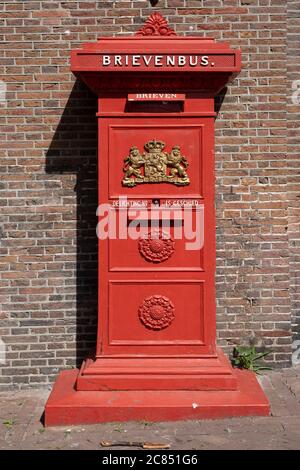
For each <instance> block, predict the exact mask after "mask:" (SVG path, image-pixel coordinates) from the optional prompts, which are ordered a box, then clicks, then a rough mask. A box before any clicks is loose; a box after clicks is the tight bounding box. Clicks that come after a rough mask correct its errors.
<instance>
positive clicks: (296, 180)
mask: <svg viewBox="0 0 300 470" xmlns="http://www.w3.org/2000/svg"><path fill="white" fill-rule="evenodd" d="M299 11H300V1H299V0H296V1H295V0H288V2H287V19H288V25H287V26H288V27H287V46H288V55H287V90H288V92H287V103H288V106H287V112H288V115H287V117H288V119H287V127H288V133H287V137H288V140H287V144H288V153H287V155H288V168H289V179H288V199H289V212H288V216H289V224H288V227H289V231H288V234H289V257H290V258H289V259H290V276H291V277H290V296H291V306H292V329H293V332H294V338H295V340H296V341H299V340H300V288H299V286H300V282H299V272H300V257H299V246H300V224H299V221H300V210H299V193H300V158H299V144H300V128H299V127H300V126H299V122H300V14H299ZM299 346H300V344H299V343H298V344H295V347H297V348H299ZM299 350H300V349H299Z"/></svg>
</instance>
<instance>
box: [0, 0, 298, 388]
mask: <svg viewBox="0 0 300 470" xmlns="http://www.w3.org/2000/svg"><path fill="white" fill-rule="evenodd" d="M289 4H290V5H289V6H290V16H289V20H290V30H289V31H290V35H291V36H290V40H289V43H288V44H289V47H290V48H291V49H292V48H294V49H293V50H295V45H297V41H296V39H293V38H294V37H295V35H296V34H298V32H297V31H295V30H294V29H293V28H295V27H296V25H297V23H296V22H297V20H296V18H295V17H296V15H295V14H293V7H295V6H297V5H296V4H299V1H298V2H295V1H290V2H289ZM155 10H159V11H160V12H161V13H162V14H164V15H165V16H166V17H167V18H168V19H169V21H170V23H171V25H172V27H174V28H175V30H176V31H177V32H178V33H179V34H193V35H195V34H197V35H200V36H202V35H210V36H213V37H215V38H216V39H218V40H228V41H229V42H230V44H231V46H233V47H241V48H242V50H243V64H244V68H243V71H242V73H241V74H240V76H239V77H238V78H237V79H236V80H235V81H234V83H233V84H232V85H230V86H229V88H228V90H226V93H225V92H224V93H222V94H221V95H220V97H219V100H217V102H216V105H217V109H218V111H219V112H218V119H217V123H216V176H217V183H216V202H217V242H218V243H217V249H218V251H217V278H216V282H217V299H218V336H219V343H220V345H222V346H223V347H224V349H225V350H226V351H227V352H228V351H230V350H231V349H232V347H233V345H234V344H237V343H238V344H240V343H246V344H247V343H249V341H250V343H251V344H256V345H258V346H262V347H267V348H269V349H270V350H271V351H272V353H271V355H270V357H269V360H270V361H272V362H273V363H274V366H286V365H288V364H289V361H290V356H291V339H292V338H291V311H292V310H291V307H293V309H295V308H296V277H295V276H296V268H297V264H296V262H297V258H296V256H297V254H296V238H297V236H298V234H297V230H298V227H297V226H296V223H297V222H298V220H297V218H296V217H297V213H296V210H297V206H296V203H297V198H296V197H297V194H296V188H295V184H296V181H295V179H294V174H295V163H296V157H297V154H296V148H295V144H296V140H297V136H296V129H295V117H296V113H297V112H299V108H297V106H296V107H295V106H294V107H293V106H292V105H291V104H290V103H289V106H288V112H289V115H290V118H291V119H290V121H289V139H290V140H289V144H290V151H289V154H288V155H289V158H288V159H287V157H286V155H287V124H286V122H287V121H286V117H287V88H286V87H287V83H286V80H287V60H286V57H287V50H286V46H287V21H286V19H287V12H286V10H287V8H286V3H285V2H283V1H282V0H272V1H271V0H223V1H221V0H203V1H201V0H198V1H197V0H159V2H158V4H157V5H156V7H155V8H152V7H151V6H150V2H149V1H146V0H139V1H126V0H124V1H123V0H120V1H114V2H113V1H75V0H74V1H72V0H71V1H44V0H41V1H34V0H32V1H30V0H29V1H21V0H16V1H2V2H1V3H0V18H1V19H0V28H1V29H0V39H1V41H2V40H3V41H4V42H3V43H2V44H1V46H0V80H3V82H4V84H5V86H6V87H7V93H6V98H7V101H6V102H5V101H1V102H0V129H1V131H0V132H1V141H0V171H1V174H0V194H1V199H0V204H1V220H0V222H1V226H0V236H1V243H0V255H1V258H0V270H1V272H0V279H1V286H0V295H1V310H0V322H1V323H0V324H1V328H0V336H1V337H2V339H3V340H4V341H5V344H6V346H7V362H6V365H5V366H4V367H2V368H1V369H0V386H2V387H3V388H5V387H16V386H23V387H24V386H40V385H42V384H44V385H46V384H48V383H50V382H52V381H53V379H54V377H55V376H56V374H57V372H58V370H59V369H61V368H66V367H73V366H75V365H78V364H80V362H81V360H82V359H83V357H84V356H85V354H87V352H88V351H89V350H91V349H93V345H94V341H95V323H96V297H97V264H96V263H97V262H96V253H97V239H96V236H95V225H96V218H95V211H96V204H97V199H96V188H97V181H96V166H97V161H96V148H97V140H96V139H97V133H96V127H97V122H96V118H95V111H96V99H95V97H94V95H92V94H91V93H90V92H89V91H88V90H87V88H86V87H85V86H84V85H83V84H82V83H80V82H78V81H75V79H74V77H73V76H72V74H71V73H70V71H69V56H70V50H71V49H72V48H75V47H78V46H80V45H81V44H82V42H84V41H95V40H96V38H97V36H99V35H115V34H116V35H118V34H131V33H133V32H134V31H136V30H137V29H138V27H139V26H140V24H142V23H143V22H144V20H145V19H146V17H147V16H148V15H149V14H150V13H152V12H153V11H155ZM298 24H299V23H298ZM288 57H289V61H288V67H289V76H288V78H289V81H290V80H292V79H293V78H294V71H293V70H294V68H295V67H294V66H293V64H294V63H296V64H297V63H298V62H297V59H295V53H293V52H292V53H291V54H289V55H288ZM295 61H296V62H295ZM298 72H299V68H298ZM4 84H3V83H2V87H3V86H4ZM290 86H291V84H290V82H289V87H290ZM288 95H289V93H288ZM288 98H289V96H288ZM293 113H294V114H293ZM289 198H290V199H291V201H292V203H291V207H290V209H289ZM288 222H289V223H290V225H289V230H288ZM290 271H291V273H292V283H291V285H290V281H289V274H290ZM293 312H294V310H293ZM293 318H294V321H293V323H294V324H296V323H297V322H296V315H295V314H294V316H293ZM297 328H298V331H299V324H298V327H297Z"/></svg>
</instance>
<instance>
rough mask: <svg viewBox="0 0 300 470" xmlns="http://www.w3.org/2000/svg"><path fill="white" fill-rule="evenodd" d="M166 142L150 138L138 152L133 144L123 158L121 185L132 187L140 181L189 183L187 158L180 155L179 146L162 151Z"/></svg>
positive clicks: (140, 182)
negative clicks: (142, 150) (168, 150)
mask: <svg viewBox="0 0 300 470" xmlns="http://www.w3.org/2000/svg"><path fill="white" fill-rule="evenodd" d="M165 146H166V144H165V143H164V142H162V141H161V140H150V141H149V142H147V143H146V144H145V145H144V149H145V152H143V153H142V154H141V153H140V151H139V149H138V148H137V147H136V146H135V145H134V146H132V147H131V148H130V151H129V155H127V157H126V158H124V166H123V171H124V173H125V175H124V178H123V180H122V184H123V186H128V187H133V186H136V185H137V184H142V183H172V184H176V185H177V186H186V185H187V184H189V183H190V180H189V177H188V175H187V168H188V166H189V164H188V161H187V159H186V158H185V157H184V156H183V155H181V151H180V146H179V145H174V147H173V148H172V150H171V151H170V152H164V148H165Z"/></svg>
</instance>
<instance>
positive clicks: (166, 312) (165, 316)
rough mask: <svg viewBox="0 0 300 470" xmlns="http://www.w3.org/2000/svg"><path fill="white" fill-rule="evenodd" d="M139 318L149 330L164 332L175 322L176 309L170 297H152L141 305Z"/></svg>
mask: <svg viewBox="0 0 300 470" xmlns="http://www.w3.org/2000/svg"><path fill="white" fill-rule="evenodd" d="M139 318H140V320H141V322H142V323H143V324H144V325H145V326H146V327H147V328H150V329H151V330H162V329H163V328H166V327H167V326H169V325H170V324H171V323H172V321H173V320H174V318H175V308H174V305H173V303H172V302H171V300H170V299H168V297H164V296H163V295H151V296H150V297H146V299H145V300H144V301H143V303H142V304H141V305H140V307H139Z"/></svg>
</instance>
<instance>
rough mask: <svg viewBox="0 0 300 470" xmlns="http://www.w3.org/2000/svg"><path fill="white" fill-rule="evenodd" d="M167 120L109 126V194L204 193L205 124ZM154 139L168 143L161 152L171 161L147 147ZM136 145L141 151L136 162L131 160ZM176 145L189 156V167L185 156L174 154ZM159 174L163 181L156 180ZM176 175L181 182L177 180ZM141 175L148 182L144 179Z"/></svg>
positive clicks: (167, 194)
mask: <svg viewBox="0 0 300 470" xmlns="http://www.w3.org/2000/svg"><path fill="white" fill-rule="evenodd" d="M164 123H165V120H163V122H161V123H160V122H157V123H156V124H154V123H153V124H152V125H140V124H136V125H110V126H109V143H108V159H109V198H117V197H119V196H125V195H126V196H127V197H130V198H137V197H138V198H151V197H153V198H157V197H167V196H168V197H176V198H182V197H183V198H184V197H196V198H197V197H198V198H199V197H202V195H203V180H202V178H203V171H202V158H203V135H202V134H203V125H192V124H191V125H189V124H186V125H183V124H181V125H177V124H173V125H166V124H164ZM154 140H155V141H158V142H163V143H164V144H165V146H164V147H163V148H162V149H161V155H162V154H163V153H167V154H168V157H166V159H167V160H166V161H167V163H164V162H163V161H162V160H163V157H160V156H157V153H155V152H152V150H151V149H149V147H147V143H148V142H151V141H154ZM145 146H146V148H145ZM132 147H136V149H137V153H138V156H137V157H135V161H134V163H133V164H132V163H131V162H132V160H130V158H131V153H130V150H131V148H132ZM174 147H180V148H179V152H180V155H181V156H184V157H185V159H186V161H187V164H188V167H187V168H184V164H183V163H184V160H182V162H181V163H178V161H177V160H176V157H174V154H172V155H171V152H172V151H174ZM175 151H176V149H175ZM177 152H178V149H177ZM128 157H129V158H128ZM172 158H173V161H174V163H173V164H172V161H171V160H172ZM124 170H125V171H124ZM183 170H184V171H185V173H186V175H187V178H188V179H189V182H188V183H186V182H184V181H183V180H184V179H185V177H184V176H182V177H181V176H180V175H183ZM139 175H140V176H141V177H139ZM155 178H156V181H157V180H160V182H156V181H155V182H153V180H154V179H155ZM176 178H178V182H177V183H176V184H174V182H173V181H174V179H176ZM141 179H144V180H145V181H147V182H145V183H140V182H139V181H140V180H141ZM125 180H127V182H125ZM128 182H129V185H128ZM130 182H132V186H130Z"/></svg>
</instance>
